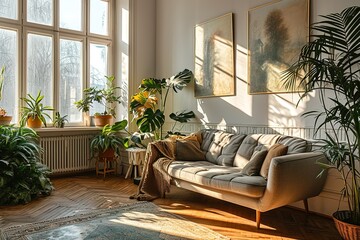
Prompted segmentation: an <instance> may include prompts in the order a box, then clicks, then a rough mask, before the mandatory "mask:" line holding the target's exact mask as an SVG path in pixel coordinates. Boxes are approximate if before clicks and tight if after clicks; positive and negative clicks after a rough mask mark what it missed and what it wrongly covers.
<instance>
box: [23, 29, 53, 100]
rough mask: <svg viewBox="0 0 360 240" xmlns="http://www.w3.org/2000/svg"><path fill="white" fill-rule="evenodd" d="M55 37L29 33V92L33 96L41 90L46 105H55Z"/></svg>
mask: <svg viewBox="0 0 360 240" xmlns="http://www.w3.org/2000/svg"><path fill="white" fill-rule="evenodd" d="M52 42H53V39H52V37H49V36H44V35H38V34H28V45H27V74H26V76H27V92H28V93H30V94H32V95H33V96H34V95H36V94H37V93H38V91H39V90H41V92H42V94H43V95H44V96H45V98H44V100H43V103H44V105H45V106H52V105H53V101H52V99H53V45H52Z"/></svg>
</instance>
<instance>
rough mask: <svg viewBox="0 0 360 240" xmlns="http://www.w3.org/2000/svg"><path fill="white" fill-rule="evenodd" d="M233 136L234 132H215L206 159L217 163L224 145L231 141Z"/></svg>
mask: <svg viewBox="0 0 360 240" xmlns="http://www.w3.org/2000/svg"><path fill="white" fill-rule="evenodd" d="M232 136H233V134H231V133H227V132H223V131H216V132H214V138H213V140H212V142H211V143H210V146H209V149H208V151H207V152H206V160H208V161H209V162H212V163H215V164H217V158H218V157H219V156H220V154H221V152H222V149H223V147H224V146H225V145H226V144H228V143H229V141H230V139H231V137H232Z"/></svg>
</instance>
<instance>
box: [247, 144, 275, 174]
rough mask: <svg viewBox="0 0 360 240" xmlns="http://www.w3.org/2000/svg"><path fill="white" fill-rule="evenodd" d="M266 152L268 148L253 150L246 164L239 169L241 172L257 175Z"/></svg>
mask: <svg viewBox="0 0 360 240" xmlns="http://www.w3.org/2000/svg"><path fill="white" fill-rule="evenodd" d="M267 153H268V150H266V149H265V150H261V151H254V153H253V155H252V156H251V158H250V161H249V162H248V164H246V165H245V167H244V168H243V169H242V170H241V173H243V174H245V175H248V176H257V175H259V174H260V169H261V166H262V164H263V162H264V159H265V157H266V155H267Z"/></svg>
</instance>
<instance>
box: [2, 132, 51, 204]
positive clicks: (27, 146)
mask: <svg viewBox="0 0 360 240" xmlns="http://www.w3.org/2000/svg"><path fill="white" fill-rule="evenodd" d="M40 156H41V148H40V146H39V143H38V136H37V134H36V132H35V131H33V130H32V129H30V128H23V127H20V128H17V127H14V126H0V204H1V205H3V204H19V203H27V202H30V201H31V200H32V199H34V198H36V197H38V196H39V195H49V194H50V193H51V191H52V190H53V187H52V184H51V182H50V180H49V178H48V177H47V175H48V174H49V173H50V171H49V170H48V168H47V167H46V166H45V165H43V164H41V159H40Z"/></svg>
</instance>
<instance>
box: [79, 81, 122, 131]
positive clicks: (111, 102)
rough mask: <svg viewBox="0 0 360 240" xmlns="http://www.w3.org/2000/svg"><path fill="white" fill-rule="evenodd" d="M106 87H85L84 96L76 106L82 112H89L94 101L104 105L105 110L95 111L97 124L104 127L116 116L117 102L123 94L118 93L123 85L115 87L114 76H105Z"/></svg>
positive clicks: (119, 101)
mask: <svg viewBox="0 0 360 240" xmlns="http://www.w3.org/2000/svg"><path fill="white" fill-rule="evenodd" d="M105 78H106V87H105V88H102V89H98V88H96V87H90V88H86V89H84V91H83V92H84V98H83V99H81V100H79V101H76V102H75V106H76V107H77V108H78V109H79V110H80V111H82V112H89V110H90V108H91V107H92V106H93V103H95V102H97V103H99V104H101V105H102V106H103V107H104V112H102V113H95V114H94V118H95V125H96V126H98V127H103V126H105V125H106V124H111V123H112V119H113V117H115V114H116V112H115V108H116V105H115V104H116V103H119V104H120V103H121V98H122V96H121V94H117V91H118V90H121V87H115V86H114V81H115V77H114V76H105Z"/></svg>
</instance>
